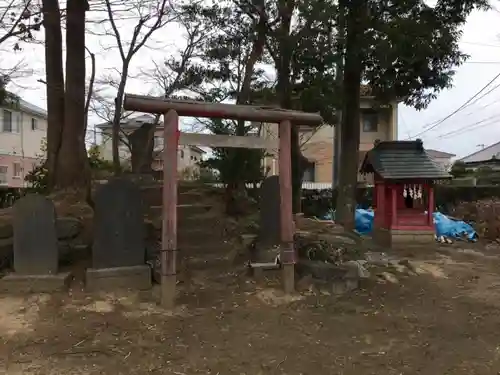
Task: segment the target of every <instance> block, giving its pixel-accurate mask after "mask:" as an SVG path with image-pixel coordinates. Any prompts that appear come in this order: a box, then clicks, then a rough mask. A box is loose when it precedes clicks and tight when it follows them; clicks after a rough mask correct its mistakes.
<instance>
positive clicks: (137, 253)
mask: <svg viewBox="0 0 500 375" xmlns="http://www.w3.org/2000/svg"><path fill="white" fill-rule="evenodd" d="M94 203H95V207H94V243H93V247H92V268H91V269H88V270H87V280H86V281H87V288H89V289H98V290H102V289H115V288H127V289H129V288H134V289H148V288H150V287H151V268H150V267H149V266H147V265H146V264H145V262H146V244H145V226H144V218H143V204H142V198H141V192H140V189H139V188H138V187H137V186H136V185H135V184H134V183H133V182H132V181H130V180H129V179H125V178H116V179H113V180H111V181H110V182H108V183H107V184H105V185H101V186H99V188H98V190H97V192H96V196H95V200H94Z"/></svg>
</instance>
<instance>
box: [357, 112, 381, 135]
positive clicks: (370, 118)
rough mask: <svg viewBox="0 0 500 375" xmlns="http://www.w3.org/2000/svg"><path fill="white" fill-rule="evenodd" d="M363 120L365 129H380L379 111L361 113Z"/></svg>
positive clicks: (369, 131) (374, 130)
mask: <svg viewBox="0 0 500 375" xmlns="http://www.w3.org/2000/svg"><path fill="white" fill-rule="evenodd" d="M361 120H362V122H363V131H364V132H366V133H373V132H377V131H378V113H377V112H375V111H366V112H363V113H362V114H361Z"/></svg>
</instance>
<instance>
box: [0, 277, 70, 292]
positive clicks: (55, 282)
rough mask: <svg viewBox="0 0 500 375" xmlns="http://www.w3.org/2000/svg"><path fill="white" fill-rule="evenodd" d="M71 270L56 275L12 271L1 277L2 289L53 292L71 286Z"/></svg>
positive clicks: (0, 287) (3, 290) (0, 284)
mask: <svg viewBox="0 0 500 375" xmlns="http://www.w3.org/2000/svg"><path fill="white" fill-rule="evenodd" d="M71 279H72V276H71V273H70V272H61V273H58V274H55V275H22V274H17V273H11V274H9V275H6V276H5V277H3V278H2V279H0V291H1V292H5V293H13V294H17V293H19V294H23V293H53V292H57V291H64V290H66V289H67V288H68V287H69V284H70V282H71Z"/></svg>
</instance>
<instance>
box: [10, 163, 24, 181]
mask: <svg viewBox="0 0 500 375" xmlns="http://www.w3.org/2000/svg"><path fill="white" fill-rule="evenodd" d="M13 167H14V173H13V175H12V177H13V178H21V172H22V168H21V164H20V163H14V164H13Z"/></svg>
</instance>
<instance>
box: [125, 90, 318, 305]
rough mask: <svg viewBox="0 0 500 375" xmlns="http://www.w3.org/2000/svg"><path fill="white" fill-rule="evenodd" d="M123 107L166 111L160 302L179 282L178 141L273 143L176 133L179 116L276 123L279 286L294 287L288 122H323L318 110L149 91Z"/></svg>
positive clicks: (167, 300) (168, 299)
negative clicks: (177, 96)
mask: <svg viewBox="0 0 500 375" xmlns="http://www.w3.org/2000/svg"><path fill="white" fill-rule="evenodd" d="M123 107H124V108H125V110H127V111H138V112H146V113H155V114H163V115H164V130H163V134H164V135H163V136H164V145H165V150H164V152H163V210H162V214H163V226H162V246H161V247H162V250H161V255H160V261H161V303H162V305H163V306H164V307H166V308H171V307H173V306H174V304H175V287H176V282H177V270H176V265H177V147H178V144H182V145H197V146H207V147H236V148H260V149H273V148H275V146H276V142H275V141H274V140H269V139H264V138H259V137H241V136H230V135H211V134H195V133H179V116H190V117H205V118H218V119H228V120H243V121H256V122H265V123H278V124H279V182H280V196H281V210H280V216H281V257H280V259H281V263H282V265H283V276H282V277H283V288H284V290H285V292H286V293H291V292H293V291H294V290H295V266H294V265H295V262H296V259H295V250H294V247H293V235H294V233H293V231H294V230H293V215H292V170H291V156H290V149H291V141H290V134H291V126H292V124H293V125H307V126H319V125H321V124H322V123H323V119H322V117H321V116H320V115H319V114H317V113H307V112H299V111H291V110H284V109H280V108H272V107H264V106H260V107H258V106H250V105H235V104H222V103H206V102H200V101H185V100H169V99H164V98H155V97H150V96H139V95H130V94H126V95H125V101H124V104H123Z"/></svg>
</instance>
